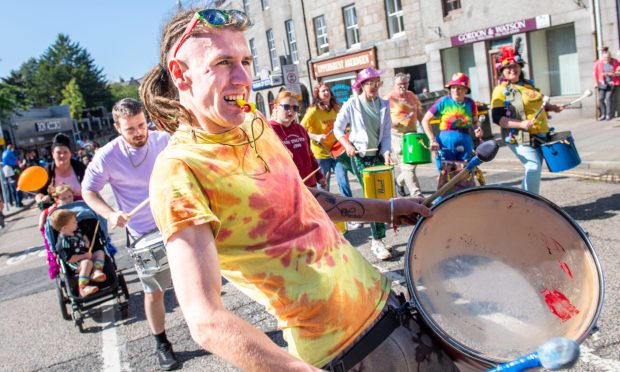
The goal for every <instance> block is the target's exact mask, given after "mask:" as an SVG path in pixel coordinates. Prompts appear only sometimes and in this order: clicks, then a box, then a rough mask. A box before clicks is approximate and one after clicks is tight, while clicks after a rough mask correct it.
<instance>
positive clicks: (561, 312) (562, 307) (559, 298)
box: [540, 288, 579, 322]
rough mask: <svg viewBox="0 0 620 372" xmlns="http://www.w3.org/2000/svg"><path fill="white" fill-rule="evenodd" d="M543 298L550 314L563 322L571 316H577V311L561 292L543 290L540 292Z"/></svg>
mask: <svg viewBox="0 0 620 372" xmlns="http://www.w3.org/2000/svg"><path fill="white" fill-rule="evenodd" d="M540 293H542V294H543V295H544V296H545V303H546V304H547V307H548V308H549V310H551V312H552V313H553V314H554V315H555V316H557V317H558V318H560V320H561V321H562V322H565V321H567V320H569V319H570V318H572V317H573V316H575V315H577V314H579V310H578V309H577V308H576V307H575V306H574V305H573V304H571V303H570V301H569V300H568V298H566V296H564V294H562V292H560V291H558V290H557V289H554V290H553V291H552V290H550V289H548V288H545V289H543V290H542V291H540Z"/></svg>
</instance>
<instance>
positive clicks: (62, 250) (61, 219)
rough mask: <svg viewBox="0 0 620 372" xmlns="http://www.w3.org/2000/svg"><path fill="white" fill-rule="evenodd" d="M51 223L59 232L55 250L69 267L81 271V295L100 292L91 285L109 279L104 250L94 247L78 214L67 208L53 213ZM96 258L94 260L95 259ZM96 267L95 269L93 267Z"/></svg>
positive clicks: (79, 286) (97, 246)
mask: <svg viewBox="0 0 620 372" xmlns="http://www.w3.org/2000/svg"><path fill="white" fill-rule="evenodd" d="M50 223H51V225H52V227H53V228H54V229H55V230H56V231H58V232H59V234H58V240H57V242H56V251H57V252H58V254H59V255H60V259H62V260H63V261H64V262H65V263H66V264H67V265H68V266H69V267H71V268H72V269H74V270H77V271H78V272H79V278H78V288H79V293H80V296H81V297H88V296H90V295H92V294H95V293H97V292H98V291H99V288H98V287H96V286H92V285H89V283H90V281H91V280H92V281H93V282H95V283H100V282H103V281H105V280H106V278H107V277H106V274H104V273H103V265H104V263H105V252H104V251H103V248H102V247H101V246H100V245H95V244H93V246H92V247H91V241H90V239H89V238H88V237H87V236H86V235H83V234H82V232H81V231H80V229H79V228H78V223H77V217H76V214H75V213H74V212H72V211H70V210H67V209H61V210H58V211H55V212H54V213H52V216H51V220H50ZM93 261H94V262H93ZM93 268H94V270H93Z"/></svg>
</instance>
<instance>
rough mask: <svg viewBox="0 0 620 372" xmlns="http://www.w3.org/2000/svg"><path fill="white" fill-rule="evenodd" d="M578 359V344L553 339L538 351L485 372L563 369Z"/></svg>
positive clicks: (566, 340)
mask: <svg viewBox="0 0 620 372" xmlns="http://www.w3.org/2000/svg"><path fill="white" fill-rule="evenodd" d="M578 357H579V344H577V342H575V341H573V340H569V339H567V338H563V337H554V338H552V339H549V340H547V341H545V342H544V343H543V344H542V345H540V346H539V347H538V350H537V351H535V352H533V353H531V354H528V355H525V356H522V357H520V358H519V359H516V360H513V361H511V362H508V363H504V364H501V365H499V366H497V367H495V368H493V369H489V370H488V371H487V372H500V371H502V372H517V371H525V370H526V369H530V368H538V367H544V368H547V369H563V368H568V367H570V366H572V365H573V364H574V363H575V362H576V361H577V358H578Z"/></svg>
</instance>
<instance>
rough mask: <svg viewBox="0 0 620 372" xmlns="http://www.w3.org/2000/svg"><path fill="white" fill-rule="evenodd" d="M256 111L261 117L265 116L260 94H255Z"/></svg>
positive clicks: (263, 102)
mask: <svg viewBox="0 0 620 372" xmlns="http://www.w3.org/2000/svg"><path fill="white" fill-rule="evenodd" d="M256 109H257V110H258V111H260V112H261V113H262V114H263V115H267V112H266V111H265V101H264V100H263V95H262V94H260V93H256Z"/></svg>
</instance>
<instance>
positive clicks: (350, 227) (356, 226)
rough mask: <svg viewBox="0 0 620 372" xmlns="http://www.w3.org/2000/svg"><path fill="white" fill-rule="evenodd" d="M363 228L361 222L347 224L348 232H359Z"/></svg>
mask: <svg viewBox="0 0 620 372" xmlns="http://www.w3.org/2000/svg"><path fill="white" fill-rule="evenodd" d="M360 227H362V223H361V222H355V221H349V222H347V230H357V229H359V228H360Z"/></svg>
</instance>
